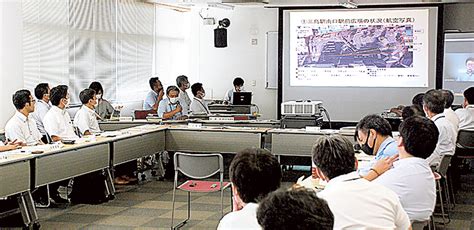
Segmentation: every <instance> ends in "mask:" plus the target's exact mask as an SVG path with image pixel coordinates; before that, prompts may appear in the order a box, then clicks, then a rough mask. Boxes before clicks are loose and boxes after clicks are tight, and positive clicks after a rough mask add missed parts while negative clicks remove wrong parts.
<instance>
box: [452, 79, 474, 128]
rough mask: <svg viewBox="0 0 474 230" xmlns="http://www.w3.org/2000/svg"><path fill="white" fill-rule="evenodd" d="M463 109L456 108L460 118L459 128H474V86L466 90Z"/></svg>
mask: <svg viewBox="0 0 474 230" xmlns="http://www.w3.org/2000/svg"><path fill="white" fill-rule="evenodd" d="M463 94H464V102H463V104H462V107H463V108H462V109H458V110H456V112H455V113H456V115H457V116H458V118H459V129H474V87H469V88H468V89H466V90H464V93H463Z"/></svg>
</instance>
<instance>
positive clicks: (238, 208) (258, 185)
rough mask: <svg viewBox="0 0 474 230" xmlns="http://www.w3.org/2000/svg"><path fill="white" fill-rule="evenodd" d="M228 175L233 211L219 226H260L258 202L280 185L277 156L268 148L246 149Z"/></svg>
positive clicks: (232, 227)
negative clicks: (230, 184)
mask: <svg viewBox="0 0 474 230" xmlns="http://www.w3.org/2000/svg"><path fill="white" fill-rule="evenodd" d="M229 176H230V181H231V182H232V194H233V202H234V205H233V207H234V211H233V212H231V213H229V214H227V215H225V216H224V217H223V218H222V219H221V221H220V223H219V226H218V227H217V229H261V228H260V226H259V224H258V222H257V208H258V203H259V202H260V201H261V200H262V199H263V198H264V197H265V196H267V194H268V193H270V192H272V191H275V190H277V189H278V188H279V187H280V182H281V169H280V164H279V163H278V160H277V159H276V158H275V157H274V156H272V154H270V152H268V151H267V150H264V149H256V148H252V149H245V150H243V151H241V152H239V153H238V154H237V155H236V156H235V157H234V159H233V160H232V163H231V164H230V168H229Z"/></svg>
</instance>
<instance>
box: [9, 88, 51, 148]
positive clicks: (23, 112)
mask: <svg viewBox="0 0 474 230" xmlns="http://www.w3.org/2000/svg"><path fill="white" fill-rule="evenodd" d="M35 104H36V101H35V99H34V98H33V97H32V96H31V93H30V91H28V90H26V89H22V90H18V91H16V92H15V94H13V105H14V106H15V108H16V110H17V111H16V112H15V115H13V117H12V118H10V120H9V121H8V122H7V124H6V125H5V137H6V138H7V139H8V140H10V141H19V142H23V143H24V144H25V145H29V146H31V145H38V144H43V142H42V141H41V137H42V135H41V134H40V132H39V131H38V128H37V126H36V122H35V120H34V119H33V118H32V116H30V114H31V113H32V112H34V111H35Z"/></svg>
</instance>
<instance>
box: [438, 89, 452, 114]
mask: <svg viewBox="0 0 474 230" xmlns="http://www.w3.org/2000/svg"><path fill="white" fill-rule="evenodd" d="M441 93H443V97H444V108H445V109H449V108H451V106H452V105H453V102H454V93H453V92H452V91H451V90H447V89H442V90H441Z"/></svg>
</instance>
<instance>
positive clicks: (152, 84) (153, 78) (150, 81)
mask: <svg viewBox="0 0 474 230" xmlns="http://www.w3.org/2000/svg"><path fill="white" fill-rule="evenodd" d="M159 80H160V79H159V78H158V77H152V78H150V80H149V81H148V83H149V84H150V88H151V90H153V86H154V85H155V83H156V82H157V81H159Z"/></svg>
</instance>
